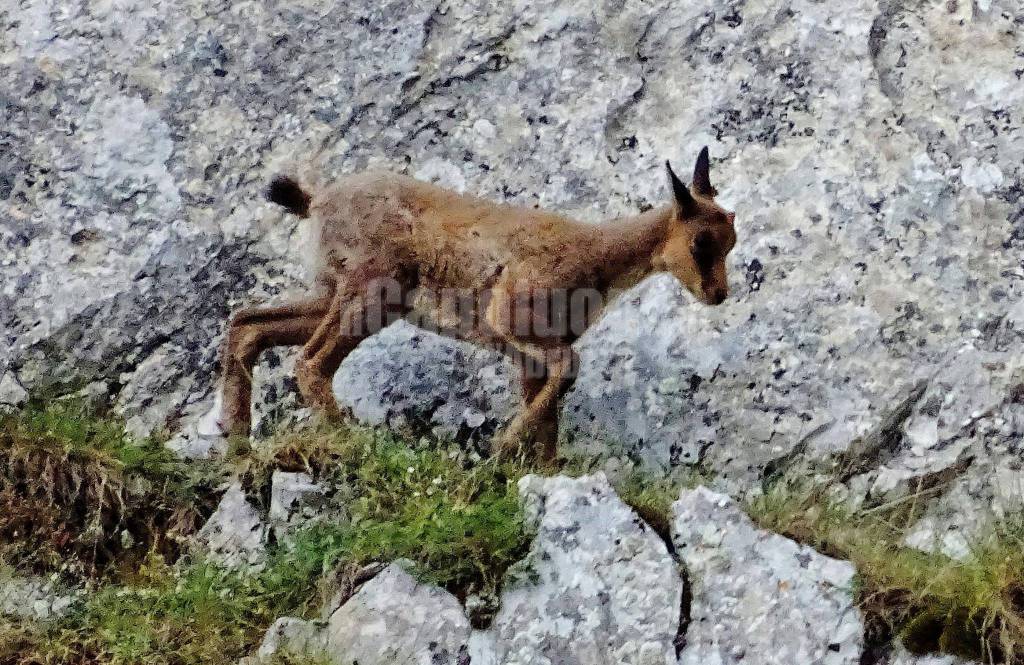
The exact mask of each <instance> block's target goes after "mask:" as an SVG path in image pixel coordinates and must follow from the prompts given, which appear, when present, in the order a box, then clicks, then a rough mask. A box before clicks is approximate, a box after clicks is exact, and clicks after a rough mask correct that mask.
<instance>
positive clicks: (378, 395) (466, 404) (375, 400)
mask: <svg viewBox="0 0 1024 665" xmlns="http://www.w3.org/2000/svg"><path fill="white" fill-rule="evenodd" d="M512 369H513V368H512V365H511V363H509V362H508V361H507V360H505V359H504V358H502V357H501V356H499V355H498V354H496V353H494V352H491V351H487V350H484V349H479V348H476V347H473V346H471V345H469V344H466V343H464V342H458V341H454V340H451V339H448V338H445V337H441V336H440V335H436V334H434V333H430V332H426V331H421V330H418V329H416V328H415V327H413V326H412V325H410V324H407V323H405V322H404V321H400V322H397V323H395V324H393V325H391V326H389V327H388V328H385V329H384V330H383V331H382V332H380V333H378V334H377V335H375V336H373V337H371V338H370V339H368V340H366V341H365V342H363V344H361V345H360V346H359V347H358V348H357V349H356V350H355V352H353V353H352V355H351V356H349V358H348V359H347V360H346V361H345V363H344V364H343V365H342V367H341V369H340V370H339V371H338V373H337V374H336V375H335V377H334V391H335V394H336V396H337V398H338V403H339V404H341V405H344V406H347V407H348V408H350V409H351V410H352V413H353V414H354V415H355V417H356V418H358V419H359V420H360V421H362V422H364V423H367V424H370V425H387V426H389V427H392V428H395V429H399V430H404V431H419V432H423V431H424V430H426V431H427V432H429V433H431V434H433V435H435V436H438V437H441V438H444V439H449V440H461V441H465V442H469V443H480V442H486V441H487V440H488V439H489V438H490V436H491V435H492V434H493V433H494V432H495V431H496V430H497V429H498V428H499V427H500V426H502V425H504V424H507V423H508V422H509V421H510V420H511V418H512V415H513V414H514V412H515V409H516V408H517V407H518V405H519V401H520V397H519V393H518V380H513V379H512V376H511V374H512Z"/></svg>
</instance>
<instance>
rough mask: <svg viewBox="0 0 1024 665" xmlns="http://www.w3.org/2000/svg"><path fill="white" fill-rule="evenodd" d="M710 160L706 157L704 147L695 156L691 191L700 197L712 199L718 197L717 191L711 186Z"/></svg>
mask: <svg viewBox="0 0 1024 665" xmlns="http://www.w3.org/2000/svg"><path fill="white" fill-rule="evenodd" d="M710 170H711V160H710V158H709V157H708V147H707V146H704V147H703V148H702V149H701V151H700V154H699V155H697V164H696V165H695V166H694V167H693V191H695V192H697V193H698V194H700V195H701V196H707V197H709V198H713V197H715V196H717V195H718V190H717V189H715V188H714V187H712V186H711V173H710Z"/></svg>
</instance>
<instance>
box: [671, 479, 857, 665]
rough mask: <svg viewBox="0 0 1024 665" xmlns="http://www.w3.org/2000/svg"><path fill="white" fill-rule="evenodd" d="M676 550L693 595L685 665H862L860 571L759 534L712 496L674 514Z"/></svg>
mask: <svg viewBox="0 0 1024 665" xmlns="http://www.w3.org/2000/svg"><path fill="white" fill-rule="evenodd" d="M672 508H673V514H674V520H673V524H672V542H674V543H675V546H676V552H677V553H678V555H679V556H680V558H681V559H682V560H683V562H684V563H685V565H686V570H687V573H688V575H689V578H690V589H691V593H692V595H693V598H692V601H691V605H690V625H689V628H688V629H687V632H686V647H685V648H684V649H683V652H682V653H681V654H680V658H679V663H680V665H702V664H704V663H718V664H721V665H729V664H732V663H736V664H740V663H742V664H743V665H777V664H780V663H807V664H808V665H856V664H857V663H859V662H860V657H861V647H862V640H863V635H862V634H863V626H862V625H861V621H860V614H859V612H858V610H857V608H856V606H855V604H854V602H853V598H852V591H853V580H854V569H853V566H852V565H851V564H849V563H848V562H845V561H837V560H835V559H830V558H828V557H826V556H822V555H821V554H818V553H817V552H815V551H814V550H812V549H810V548H809V547H805V546H801V545H798V544H797V543H794V542H793V541H791V540H788V539H786V538H783V537H782V536H779V535H776V534H772V533H769V532H767V531H764V530H762V529H758V528H757V527H755V526H754V525H753V524H752V523H751V521H750V518H748V517H747V516H746V515H745V514H744V513H743V511H742V510H740V508H739V507H738V506H737V505H736V503H735V502H734V501H733V500H732V499H730V498H729V497H727V496H725V495H723V494H717V493H715V492H712V491H710V490H708V489H706V488H704V487H698V488H697V489H695V490H684V491H683V492H682V494H681V495H680V497H679V500H678V501H677V502H676V503H675V504H673V506H672Z"/></svg>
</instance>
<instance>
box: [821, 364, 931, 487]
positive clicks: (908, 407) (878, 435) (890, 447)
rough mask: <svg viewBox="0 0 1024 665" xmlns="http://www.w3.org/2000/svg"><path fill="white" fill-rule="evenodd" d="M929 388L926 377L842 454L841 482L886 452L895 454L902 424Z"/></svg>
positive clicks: (880, 460)
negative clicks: (876, 424)
mask: <svg viewBox="0 0 1024 665" xmlns="http://www.w3.org/2000/svg"><path fill="white" fill-rule="evenodd" d="M927 388H928V381H926V380H921V381H918V382H917V383H915V384H914V385H913V386H912V387H911V388H910V389H909V390H908V391H907V392H906V393H905V394H904V396H903V398H902V399H900V401H899V403H898V404H897V405H896V407H895V408H894V409H892V410H891V411H889V413H888V414H887V415H886V416H885V418H883V419H882V422H880V423H879V424H878V426H876V427H875V429H874V430H873V431H872V432H869V433H868V434H866V435H864V436H863V437H861V438H860V439H858V440H856V441H854V442H853V444H851V445H850V447H849V449H848V450H847V451H846V452H844V453H842V454H841V455H840V456H839V460H840V461H839V465H838V466H839V469H840V471H839V474H838V478H837V479H838V481H839V482H842V483H845V482H847V481H848V480H850V479H851V478H853V477H854V476H855V475H858V474H860V473H864V472H865V471H868V470H869V469H871V468H874V467H877V466H879V465H880V464H881V463H882V460H883V457H884V456H885V455H886V453H889V454H892V453H893V452H894V451H895V449H896V448H897V447H898V446H899V443H900V441H901V440H902V433H901V429H902V427H903V425H904V424H905V423H906V422H907V420H908V419H909V418H910V416H911V415H912V414H913V412H914V407H915V406H917V404H918V403H920V401H921V400H922V399H923V398H924V394H925V391H926V390H927Z"/></svg>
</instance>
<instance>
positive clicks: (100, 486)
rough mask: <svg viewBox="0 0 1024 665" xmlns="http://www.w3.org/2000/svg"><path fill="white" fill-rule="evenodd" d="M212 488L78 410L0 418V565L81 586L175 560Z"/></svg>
mask: <svg viewBox="0 0 1024 665" xmlns="http://www.w3.org/2000/svg"><path fill="white" fill-rule="evenodd" d="M210 490H211V483H210V482H209V479H208V478H206V477H205V476H203V475H202V474H201V473H199V471H198V469H197V467H196V466H194V465H191V466H190V465H187V464H185V463H184V462H182V461H180V460H178V459H176V458H175V457H174V456H173V455H172V454H171V453H170V452H169V451H167V450H166V449H165V448H164V447H163V446H162V445H161V444H160V443H159V442H158V441H155V440H152V439H145V440H136V439H134V438H133V437H130V436H128V435H126V434H125V432H124V428H123V425H122V424H121V423H119V422H117V421H116V420H113V419H108V418H104V417H101V416H97V415H96V414H94V413H92V412H90V411H89V409H88V408H86V407H84V406H82V405H81V404H77V403H72V402H53V403H50V404H48V405H46V406H38V405H33V406H31V407H29V408H27V409H25V410H23V411H21V412H18V413H14V414H8V415H3V416H0V560H3V561H4V562H5V563H7V564H8V565H11V566H13V567H14V568H16V569H18V570H21V571H23V572H34V573H53V572H59V573H60V574H61V575H63V576H64V577H66V578H68V579H69V580H72V581H81V580H85V579H97V578H102V577H105V576H107V575H109V574H112V573H116V572H118V570H120V569H127V570H130V569H132V568H134V567H137V565H138V563H139V562H140V561H141V560H142V559H143V558H144V557H146V556H148V555H149V554H150V553H153V552H156V553H158V554H160V555H162V556H163V557H165V558H167V559H169V560H171V559H174V558H176V557H177V556H178V554H179V552H180V545H181V542H182V539H184V538H185V537H187V536H188V535H190V534H191V533H193V532H194V531H195V530H196V529H197V528H198V526H199V525H201V524H202V522H203V520H204V519H205V518H206V516H207V515H208V514H209V513H210V512H211V511H212V492H211V491H210Z"/></svg>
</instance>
